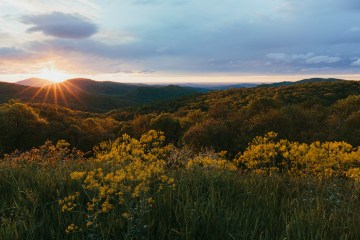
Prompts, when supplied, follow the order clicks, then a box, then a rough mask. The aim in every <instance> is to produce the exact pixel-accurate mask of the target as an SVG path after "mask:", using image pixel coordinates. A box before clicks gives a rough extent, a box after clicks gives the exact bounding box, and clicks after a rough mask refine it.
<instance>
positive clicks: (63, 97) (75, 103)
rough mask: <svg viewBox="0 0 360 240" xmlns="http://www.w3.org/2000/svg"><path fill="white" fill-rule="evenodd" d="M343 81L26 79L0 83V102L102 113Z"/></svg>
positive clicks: (321, 79)
mask: <svg viewBox="0 0 360 240" xmlns="http://www.w3.org/2000/svg"><path fill="white" fill-rule="evenodd" d="M336 81H345V80H341V79H335V78H326V79H324V78H311V79H304V80H300V81H297V82H278V83H271V84H257V83H240V84H233V85H226V84H195V83H189V84H181V86H178V85H145V84H125V83H118V82H109V81H105V82H99V81H94V80H91V79H86V78H76V79H69V80H67V81H64V82H61V83H53V82H50V81H48V80H46V79H39V78H29V79H25V80H22V81H19V82H17V83H6V82H0V103H2V102H6V101H8V100H9V99H20V100H22V101H24V102H34V103H49V104H58V105H61V106H67V107H70V108H73V109H78V110H84V111H94V112H105V111H110V110H113V109H120V108H126V107H134V106H139V105H144V104H149V103H156V102H162V101H169V100H175V99H177V98H180V97H187V96H196V95H199V94H204V93H207V92H210V91H214V90H217V91H222V90H227V89H234V88H253V87H260V88H264V87H281V86H289V85H294V84H306V83H314V82H336Z"/></svg>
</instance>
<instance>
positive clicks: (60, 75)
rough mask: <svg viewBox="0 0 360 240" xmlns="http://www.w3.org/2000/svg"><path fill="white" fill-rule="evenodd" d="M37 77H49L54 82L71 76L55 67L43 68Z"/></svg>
mask: <svg viewBox="0 0 360 240" xmlns="http://www.w3.org/2000/svg"><path fill="white" fill-rule="evenodd" d="M37 77H39V78H43V79H47V80H49V81H51V82H53V83H60V82H63V81H65V80H66V79H69V78H70V77H71V76H70V75H69V74H67V73H64V72H62V71H59V70H56V69H55V68H43V69H42V70H41V71H40V73H39V74H38V75H37Z"/></svg>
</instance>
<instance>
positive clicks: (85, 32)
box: [22, 12, 98, 39]
mask: <svg viewBox="0 0 360 240" xmlns="http://www.w3.org/2000/svg"><path fill="white" fill-rule="evenodd" d="M22 22H23V23H25V24H29V25H30V24H31V25H35V26H34V27H31V28H29V29H28V30H27V32H29V33H32V32H42V33H43V34H45V35H48V36H53V37H58V38H70V39H81V38H88V37H90V36H91V35H93V34H95V33H96V32H97V31H98V29H97V26H96V25H95V24H94V23H92V22H90V21H89V20H88V19H86V18H84V17H82V16H80V15H72V14H66V13H61V12H52V13H50V14H42V15H30V16H23V17H22Z"/></svg>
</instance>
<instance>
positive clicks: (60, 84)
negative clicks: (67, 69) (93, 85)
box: [18, 67, 83, 107]
mask: <svg viewBox="0 0 360 240" xmlns="http://www.w3.org/2000/svg"><path fill="white" fill-rule="evenodd" d="M36 77H38V78H42V79H46V80H49V81H50V82H44V84H43V85H42V86H40V87H27V88H25V89H23V90H22V91H21V92H19V93H18V94H31V97H30V100H29V103H30V102H34V103H35V102H36V103H51V104H55V105H62V106H66V107H69V102H72V103H74V102H77V103H78V104H80V105H82V101H81V94H82V93H83V91H82V90H81V89H80V88H78V87H77V86H76V85H74V84H73V83H71V81H66V80H67V79H69V78H70V77H72V76H71V75H70V74H67V73H64V72H62V71H59V70H57V69H55V68H53V67H51V68H44V69H42V70H41V71H40V73H39V74H37V75H36Z"/></svg>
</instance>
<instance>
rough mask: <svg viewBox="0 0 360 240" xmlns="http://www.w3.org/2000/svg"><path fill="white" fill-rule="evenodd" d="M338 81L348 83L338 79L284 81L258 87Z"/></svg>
mask: <svg viewBox="0 0 360 240" xmlns="http://www.w3.org/2000/svg"><path fill="white" fill-rule="evenodd" d="M338 81H346V80H343V79H338V78H308V79H303V80H300V81H296V82H289V81H284V82H276V83H263V84H260V85H258V87H281V86H290V85H294V84H300V83H314V82H338Z"/></svg>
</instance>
